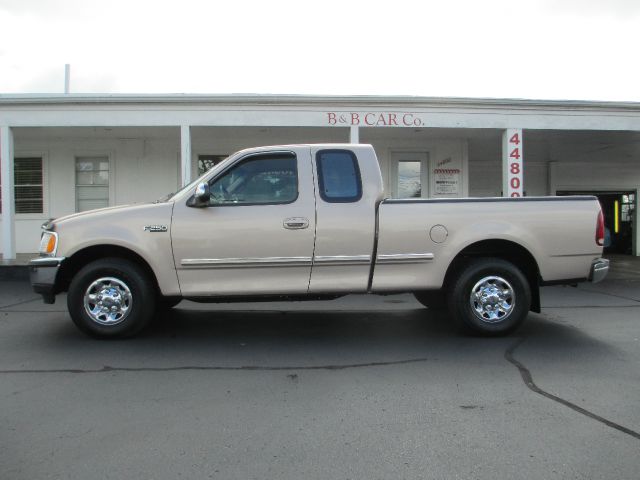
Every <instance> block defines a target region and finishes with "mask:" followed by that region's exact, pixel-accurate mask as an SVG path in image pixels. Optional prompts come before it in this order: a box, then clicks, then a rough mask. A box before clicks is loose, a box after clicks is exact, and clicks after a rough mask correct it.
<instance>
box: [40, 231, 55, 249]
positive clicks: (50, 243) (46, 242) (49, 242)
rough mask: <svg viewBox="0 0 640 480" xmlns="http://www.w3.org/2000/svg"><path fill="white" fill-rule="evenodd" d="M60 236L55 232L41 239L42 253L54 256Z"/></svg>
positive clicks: (43, 235)
mask: <svg viewBox="0 0 640 480" xmlns="http://www.w3.org/2000/svg"><path fill="white" fill-rule="evenodd" d="M57 244H58V236H57V235H56V234H55V233H53V232H45V233H43V234H42V238H41V239H40V249H39V250H40V253H42V254H45V255H52V254H54V253H55V252H56V247H57V246H58V245H57Z"/></svg>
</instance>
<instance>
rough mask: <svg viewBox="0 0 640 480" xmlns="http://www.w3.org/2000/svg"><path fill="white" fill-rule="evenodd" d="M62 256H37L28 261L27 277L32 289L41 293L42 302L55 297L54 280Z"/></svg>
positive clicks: (62, 259)
mask: <svg viewBox="0 0 640 480" xmlns="http://www.w3.org/2000/svg"><path fill="white" fill-rule="evenodd" d="M62 262H64V257H39V258H34V259H33V260H31V261H30V262H29V277H30V279H31V287H33V291H34V292H36V293H39V294H40V295H42V299H43V300H44V303H53V302H55V299H56V293H57V292H56V280H57V278H58V272H59V271H60V266H61V265H62Z"/></svg>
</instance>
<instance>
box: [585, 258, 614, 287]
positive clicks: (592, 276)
mask: <svg viewBox="0 0 640 480" xmlns="http://www.w3.org/2000/svg"><path fill="white" fill-rule="evenodd" d="M608 272H609V260H607V259H606V258H596V259H595V260H594V261H593V262H592V263H591V271H590V272H589V281H590V282H593V283H598V282H599V281H601V280H602V279H603V278H604V277H606V276H607V273H608Z"/></svg>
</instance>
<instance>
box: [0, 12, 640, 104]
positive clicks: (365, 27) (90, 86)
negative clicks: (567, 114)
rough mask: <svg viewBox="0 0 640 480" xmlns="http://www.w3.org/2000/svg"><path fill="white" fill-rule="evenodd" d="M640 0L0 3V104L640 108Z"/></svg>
mask: <svg viewBox="0 0 640 480" xmlns="http://www.w3.org/2000/svg"><path fill="white" fill-rule="evenodd" d="M639 57H640V0H606V1H604V0H556V1H553V0H520V1H514V0H511V1H499V0H480V1H462V0H460V1H456V0H438V1H430V0H422V1H405V0H387V1H384V2H381V1H377V0H367V1H359V0H339V1H335V0H322V1H312V0H306V1H305V0H298V1H279V0H271V1H264V0H263V1H253V0H231V1H215V0H209V1H197V0H179V1H175V0H174V1H164V0H155V1H148V0H126V1H124V0H109V1H106V0H102V1H93V0H64V1H63V0H0V94H7V93H63V91H64V65H65V64H67V63H68V64H70V65H71V92H72V93H97V94H100V93H116V94H118V93H149V94H153V93H192V94H197V93H209V94H218V93H268V94H317V95H417V96H427V97H431V96H432V97H489V98H529V99H553V100H555V99H558V100H611V101H636V102H637V101H640V62H639V61H638V59H639Z"/></svg>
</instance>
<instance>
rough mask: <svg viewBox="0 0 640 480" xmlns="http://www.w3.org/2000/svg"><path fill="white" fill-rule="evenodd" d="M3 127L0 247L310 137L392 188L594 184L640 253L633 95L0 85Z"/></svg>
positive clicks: (433, 191)
mask: <svg viewBox="0 0 640 480" xmlns="http://www.w3.org/2000/svg"><path fill="white" fill-rule="evenodd" d="M0 133H1V135H0V159H1V163H2V169H1V173H2V175H1V178H0V182H1V190H2V213H1V215H0V224H1V231H2V235H1V240H0V252H2V253H3V256H4V258H6V259H10V258H14V257H15V254H16V252H17V253H30V252H35V251H36V250H37V245H38V240H39V237H40V225H41V224H42V223H43V222H44V221H45V220H47V219H49V218H52V217H59V216H61V215H66V214H69V213H73V212H76V211H81V210H86V209H89V208H97V207H100V206H107V205H120V204H126V203H133V202H146V201H151V200H154V199H156V198H159V197H161V196H163V195H164V194H166V193H168V192H171V191H175V190H176V189H177V188H178V187H179V186H181V185H182V184H185V183H187V182H189V181H190V180H191V179H194V178H196V176H197V175H198V174H199V173H200V172H201V171H202V169H203V168H204V167H205V166H206V165H210V164H211V163H212V162H216V161H218V160H219V159H220V158H223V157H224V156H226V155H228V154H230V153H233V152H234V151H236V150H240V149H242V148H246V147H251V146H259V145H268V144H286V143H316V142H341V143H344V142H360V143H371V144H373V146H374V147H375V149H376V152H377V154H378V157H379V159H380V166H381V169H382V174H383V177H384V181H385V187H386V189H387V192H388V194H389V196H413V195H420V196H423V197H435V198H438V197H451V196H459V197H462V196H500V195H503V193H504V194H511V190H510V189H511V187H514V186H515V187H516V192H515V194H518V193H520V194H523V195H529V196H532V195H554V194H566V193H574V192H575V193H593V194H597V195H598V196H599V198H600V199H601V203H602V204H603V208H604V211H605V217H606V222H607V227H608V228H609V230H610V231H611V235H612V239H613V244H612V247H611V248H612V249H614V250H617V251H620V252H622V253H633V254H638V252H640V248H639V244H638V238H637V236H636V229H635V228H634V225H636V223H637V217H636V209H635V202H636V198H637V195H636V192H637V189H638V186H639V185H640V162H639V160H640V104H637V103H613V102H573V101H532V100H488V99H451V98H422V97H353V96H351V97H330V96H322V97H317V96H280V95H278V96H270V95H208V96H202V95H162V96H158V95H149V96H144V95H75V94H74V95H46V96H45V95H0ZM514 133H515V134H517V137H513V135H514ZM512 138H516V143H517V147H518V152H517V153H516V155H515V156H514V155H513V153H511V152H512V151H513V150H512V149H511V148H510V147H508V144H507V143H504V145H503V141H504V142H506V141H508V140H509V139H512ZM519 139H521V140H522V141H521V142H520V141H519ZM511 146H513V145H511ZM510 153H511V157H512V158H510ZM515 157H517V160H518V161H519V162H520V165H519V166H516V167H515V171H516V173H518V174H519V172H520V167H523V168H522V172H523V176H522V177H521V178H520V177H519V175H516V176H518V180H513V178H512V177H513V175H512V173H513V171H514V170H513V168H514V167H511V168H510V167H509V165H512V163H510V162H511V161H512V160H513V159H514V158H515ZM503 166H504V167H503ZM503 177H504V178H503ZM12 184H13V185H12ZM518 187H519V189H521V190H522V191H521V192H518ZM558 228H562V226H561V225H559V226H558Z"/></svg>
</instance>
